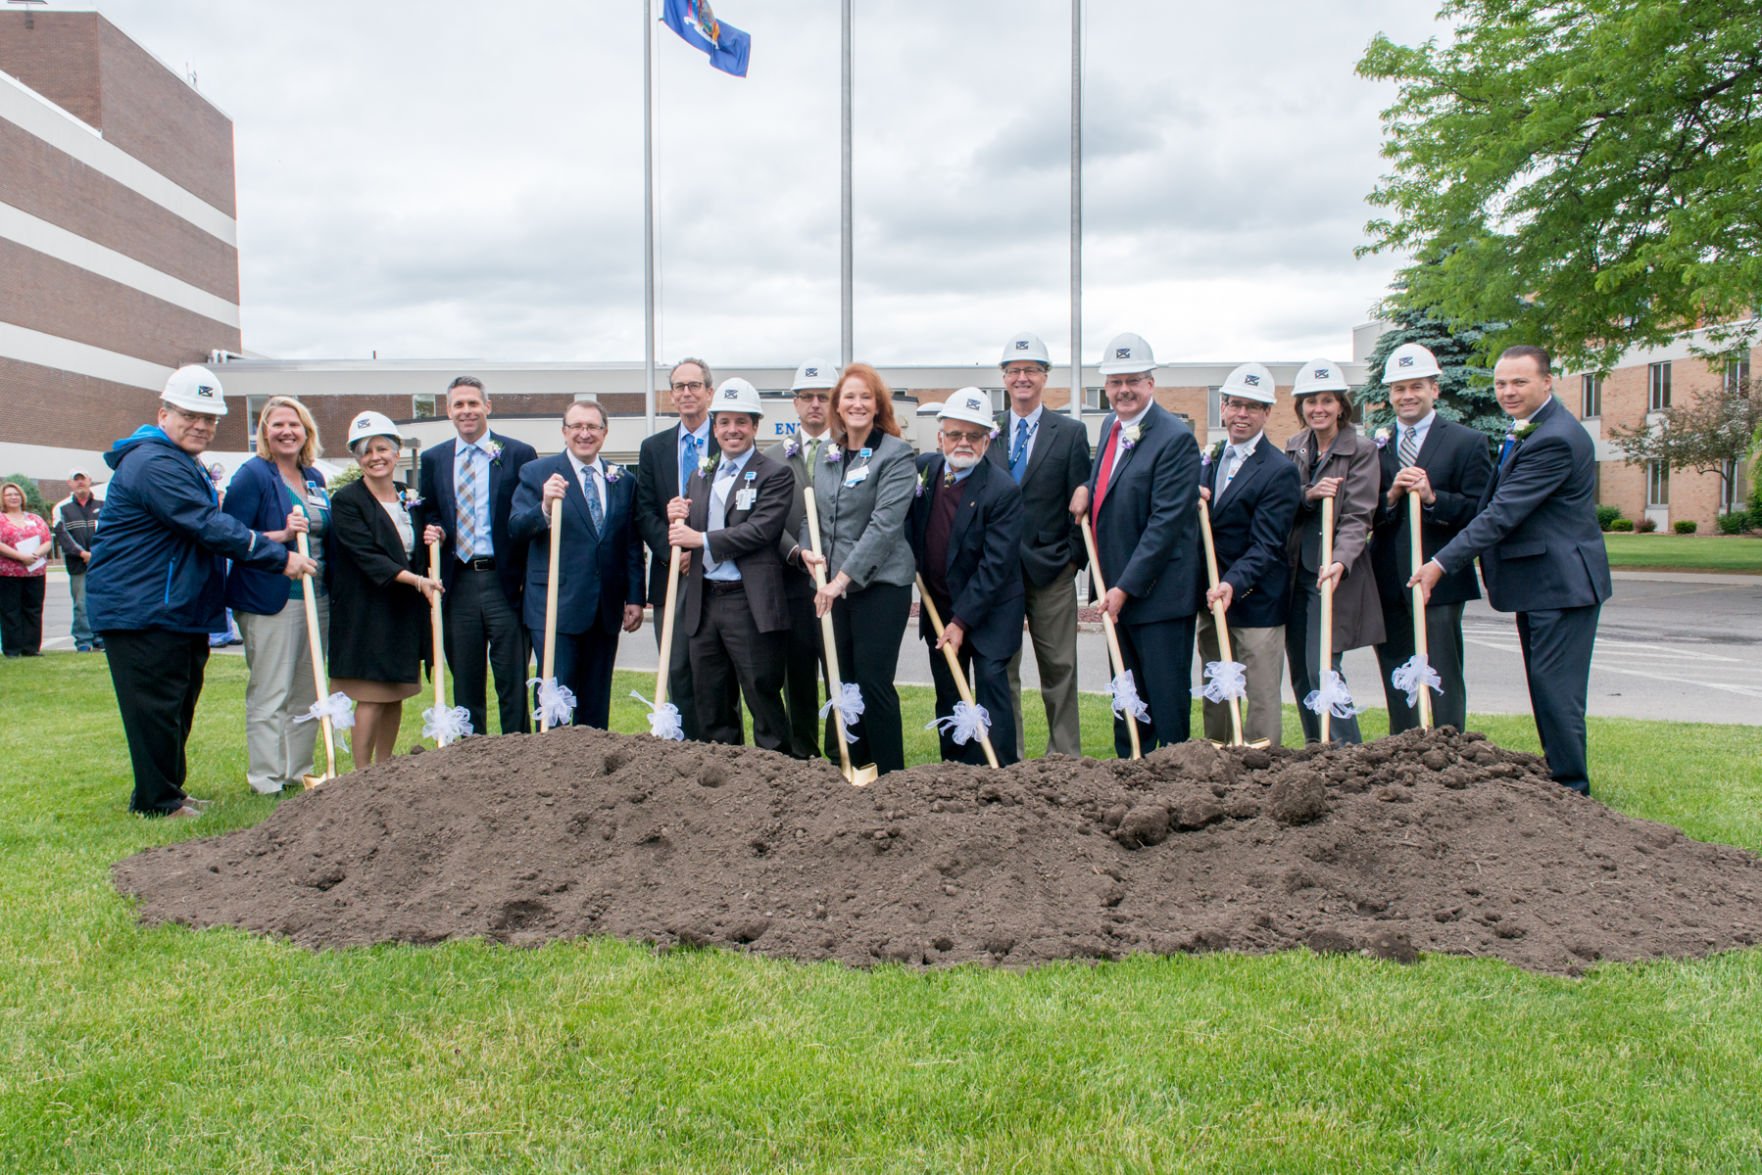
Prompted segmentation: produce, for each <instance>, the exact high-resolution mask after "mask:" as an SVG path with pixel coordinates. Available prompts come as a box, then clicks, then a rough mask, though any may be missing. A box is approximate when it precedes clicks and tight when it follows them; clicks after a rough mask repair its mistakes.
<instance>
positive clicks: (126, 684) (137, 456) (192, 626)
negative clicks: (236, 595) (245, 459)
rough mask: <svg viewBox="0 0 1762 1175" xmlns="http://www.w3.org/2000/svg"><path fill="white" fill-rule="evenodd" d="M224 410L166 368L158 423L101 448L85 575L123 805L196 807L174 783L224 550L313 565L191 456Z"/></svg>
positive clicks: (191, 375)
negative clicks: (128, 770)
mask: <svg viewBox="0 0 1762 1175" xmlns="http://www.w3.org/2000/svg"><path fill="white" fill-rule="evenodd" d="M224 415H226V398H225V394H224V393H223V392H222V390H221V387H220V381H219V380H218V379H216V378H214V375H213V374H212V373H211V372H209V371H207V370H206V369H204V368H201V367H181V368H179V369H178V370H177V371H175V372H173V373H172V376H171V379H170V380H169V381H168V382H167V383H166V385H165V392H164V395H163V397H162V398H161V400H160V403H159V415H158V422H157V423H156V424H147V425H142V426H141V427H140V428H139V429H137V430H136V431H135V433H134V435H133V436H129V437H125V438H124V439H122V440H120V441H117V442H116V444H115V445H114V446H113V447H112V448H111V450H110V451H109V452H108V453H106V454H105V455H104V463H105V464H106V465H108V466H110V468H111V469H113V470H115V471H116V473H115V476H114V477H112V478H111V479H110V484H109V485H108V486H107V487H106V489H105V494H104V525H103V527H102V528H101V529H100V530H99V531H98V536H97V542H96V544H95V545H94V547H93V549H92V561H91V563H90V565H89V567H88V569H87V572H86V574H87V575H88V576H89V577H90V578H88V579H87V581H86V604H87V607H88V609H89V610H90V613H91V618H92V628H93V630H94V631H96V632H97V633H98V635H99V636H100V637H102V638H103V640H104V653H105V656H106V658H107V659H108V660H109V662H110V678H111V681H112V682H113V683H114V684H115V686H116V705H117V709H118V710H120V711H121V713H122V729H123V733H124V735H125V736H126V737H127V739H128V751H129V762H130V764H131V765H132V767H133V769H134V777H135V788H134V794H133V795H132V796H131V797H130V799H129V810H130V811H131V812H138V813H140V814H141V815H144V816H169V817H174V818H179V819H182V818H188V817H191V816H196V815H198V814H199V809H198V807H197V806H196V805H197V804H198V803H200V802H201V801H193V800H192V799H191V797H190V796H189V795H188V793H186V792H185V791H184V783H185V780H186V763H185V758H184V747H185V745H186V744H187V743H188V742H189V738H190V727H191V724H192V722H193V721H194V718H195V714H196V700H197V699H198V698H199V697H200V696H201V694H202V678H203V673H204V670H205V669H206V667H207V664H208V636H209V634H210V633H215V632H223V631H225V627H226V606H225V603H224V599H223V597H224V594H225V590H226V563H225V561H226V560H227V559H231V560H233V561H234V562H235V563H239V564H242V565H244V566H246V567H255V568H259V569H262V570H268V571H279V572H281V573H282V574H283V575H286V576H287V577H288V578H290V579H294V578H298V577H299V576H301V575H308V574H311V573H313V572H315V571H316V570H317V564H316V563H314V562H313V561H312V560H311V559H308V558H306V557H305V556H304V555H301V554H299V553H298V552H295V551H289V550H288V549H287V548H286V547H284V546H282V545H281V544H280V543H278V542H275V541H273V540H271V539H269V538H267V537H266V536H264V535H263V534H261V533H259V532H257V531H254V530H252V529H250V528H249V527H247V526H245V525H244V524H243V523H241V522H239V521H238V520H237V519H233V518H229V517H227V516H226V515H225V514H223V513H221V511H220V504H219V502H218V501H217V500H216V497H215V493H214V484H213V482H211V481H210V480H209V479H208V471H207V469H206V468H204V467H203V465H202V463H201V461H200V460H199V457H200V455H201V453H202V451H203V450H204V449H206V448H207V447H208V445H209V443H210V442H212V441H213V440H214V430H215V427H216V426H217V425H218V424H219V423H220V418H221V417H222V416H224Z"/></svg>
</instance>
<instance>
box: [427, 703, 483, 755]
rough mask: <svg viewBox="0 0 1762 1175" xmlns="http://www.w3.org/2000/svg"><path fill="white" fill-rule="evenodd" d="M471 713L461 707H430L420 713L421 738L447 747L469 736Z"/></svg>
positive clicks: (470, 731)
mask: <svg viewBox="0 0 1762 1175" xmlns="http://www.w3.org/2000/svg"><path fill="white" fill-rule="evenodd" d="M471 733H472V729H471V711H469V710H467V709H466V708H465V707H463V706H430V707H429V708H428V709H426V710H424V711H423V712H422V737H423V738H431V739H433V740H434V741H435V744H436V745H437V746H443V747H444V746H448V745H449V744H452V743H456V742H458V741H459V740H460V739H462V738H464V737H465V736H466V735H468V734H471Z"/></svg>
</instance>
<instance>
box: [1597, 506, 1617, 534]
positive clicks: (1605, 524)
mask: <svg viewBox="0 0 1762 1175" xmlns="http://www.w3.org/2000/svg"><path fill="white" fill-rule="evenodd" d="M1620 517H1621V507H1620V506H1598V507H1597V529H1598V530H1614V529H1615V520H1616V519H1617V518H1620Z"/></svg>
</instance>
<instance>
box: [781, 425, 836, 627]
mask: <svg viewBox="0 0 1762 1175" xmlns="http://www.w3.org/2000/svg"><path fill="white" fill-rule="evenodd" d="M797 439H798V438H797V437H791V438H790V439H789V440H786V441H778V442H777V443H776V444H774V445H772V446H771V447H770V448H768V449H766V450H765V456H767V457H769V458H770V459H771V460H773V461H775V462H777V463H778V464H779V465H785V466H788V467H789V472H790V473H792V474H794V475H795V491H794V493H793V494H792V495H791V497H790V500H789V517H788V519H787V520H786V521H785V522H784V524H783V534H782V536H781V537H780V538H779V539H778V540H777V553H778V555H780V556H781V557H782V559H783V565H784V569H785V570H784V575H783V590H784V592H785V593H786V594H787V595H788V596H789V597H790V598H792V599H795V600H811V599H813V596H814V577H813V576H812V575H810V574H809V573H808V571H807V569H806V568H804V567H803V566H802V565H801V534H802V531H803V529H804V527H803V525H802V524H803V523H804V522H805V521H806V518H807V495H805V494H803V493H802V488H803V487H804V486H810V485H812V484H814V471H813V470H811V469H809V468H808V456H807V452H806V450H804V449H803V448H801V447H800V446H799V445H796V441H797ZM831 443H832V434H831V433H830V432H828V433H827V434H826V436H825V437H824V438H823V440H822V443H821V445H820V451H821V452H822V453H824V452H825V450H826V446H827V445H830V444H831ZM791 446H795V452H794V453H791V452H790V448H791Z"/></svg>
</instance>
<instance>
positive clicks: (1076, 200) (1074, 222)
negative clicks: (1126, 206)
mask: <svg viewBox="0 0 1762 1175" xmlns="http://www.w3.org/2000/svg"><path fill="white" fill-rule="evenodd" d="M1071 419H1072V420H1075V421H1076V422H1077V423H1079V424H1081V423H1082V422H1083V0H1071Z"/></svg>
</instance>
